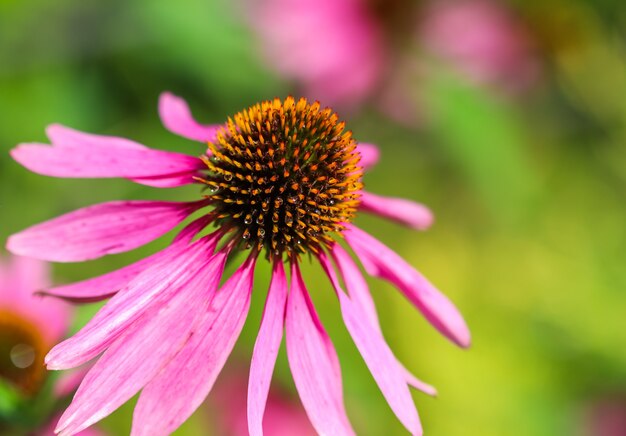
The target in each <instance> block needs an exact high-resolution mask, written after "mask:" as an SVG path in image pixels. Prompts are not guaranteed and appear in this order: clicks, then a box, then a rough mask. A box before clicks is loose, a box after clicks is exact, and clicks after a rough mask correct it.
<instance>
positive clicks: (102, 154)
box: [7, 93, 470, 436]
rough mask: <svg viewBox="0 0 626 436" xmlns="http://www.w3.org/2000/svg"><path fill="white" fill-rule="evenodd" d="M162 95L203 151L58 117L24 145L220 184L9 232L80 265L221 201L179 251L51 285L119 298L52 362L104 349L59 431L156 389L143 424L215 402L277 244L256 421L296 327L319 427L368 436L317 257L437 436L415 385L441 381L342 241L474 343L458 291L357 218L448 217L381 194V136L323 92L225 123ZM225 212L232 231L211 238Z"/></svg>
mask: <svg viewBox="0 0 626 436" xmlns="http://www.w3.org/2000/svg"><path fill="white" fill-rule="evenodd" d="M159 109H160V112H161V118H162V121H163V123H164V124H165V126H166V127H167V128H168V129H169V130H171V131H172V132H174V133H176V134H179V135H181V136H183V137H186V138H189V139H192V140H195V141H199V142H200V143H202V148H199V149H197V150H196V151H194V152H192V154H190V155H188V154H183V153H176V152H168V151H161V150H154V149H150V148H148V147H145V146H143V145H141V144H138V143H136V142H133V141H131V140H128V139H124V138H117V137H105V136H97V135H91V134H87V133H81V132H77V131H75V130H71V129H68V128H66V127H63V126H59V125H53V126H50V127H49V128H48V129H47V134H48V136H49V138H50V140H51V142H52V145H51V146H48V145H45V144H32V143H31V144H21V145H19V146H18V147H16V148H15V149H13V150H12V152H11V155H12V156H13V158H14V159H15V160H16V161H18V162H19V163H21V164H22V165H24V166H25V167H26V168H28V169H30V170H32V171H34V172H36V173H39V174H43V175H48V176H54V177H69V178H81V177H82V178H110V177H120V178H126V179H130V180H132V181H134V182H136V183H141V184H144V185H149V186H152V187H157V188H165V187H178V186H183V185H189V184H197V185H198V186H202V187H208V190H207V191H205V192H207V195H204V196H203V198H202V199H200V200H196V201H191V202H165V201H116V202H108V203H101V204H96V205H93V206H89V207H86V208H83V209H79V210H77V211H74V212H70V213H68V214H65V215H62V216H60V217H57V218H55V219H52V220H50V221H47V222H44V223H41V224H37V225H35V226H32V227H30V228H28V229H26V230H24V231H22V232H20V233H18V234H15V235H13V236H11V237H10V238H9V241H8V243H7V247H8V248H9V249H10V250H11V251H13V252H14V253H20V254H25V255H31V256H37V257H39V258H43V259H46V260H50V261H58V262H79V261H84V260H88V259H96V258H99V257H102V256H104V255H107V254H113V253H121V252H125V251H129V250H132V249H134V248H137V247H139V246H142V245H144V244H147V243H149V242H151V241H153V240H155V239H157V238H158V237H160V236H162V235H164V234H165V233H167V232H169V231H170V230H172V229H173V228H175V227H176V226H178V225H179V224H181V223H182V222H183V221H184V220H186V219H187V218H189V217H190V216H191V215H192V214H194V213H196V212H199V211H201V210H203V209H204V210H203V211H202V214H201V216H200V217H199V218H197V219H196V220H195V221H192V222H191V223H190V224H188V225H187V226H186V227H185V228H183V230H182V231H180V233H179V234H178V235H177V236H176V238H175V239H174V241H173V242H172V244H171V245H170V246H169V247H167V248H166V249H164V250H162V251H159V252H157V253H155V254H153V255H151V256H149V257H147V258H145V259H142V260H140V261H138V262H135V263H133V264H130V265H128V266H126V267H124V268H122V269H119V270H117V271H113V272H111V273H108V274H104V275H102V276H99V277H95V278H92V279H88V280H84V281H82V282H78V283H73V284H68V285H63V286H57V287H54V288H48V289H46V290H45V293H46V294H48V295H55V296H58V297H62V298H66V299H71V300H77V301H96V300H105V299H109V298H110V300H109V301H108V302H107V304H105V305H104V306H103V307H102V308H101V309H100V311H99V312H98V313H97V314H96V315H95V316H94V317H93V318H92V319H91V321H89V322H88V323H87V324H86V325H85V326H84V327H83V328H82V329H81V330H80V331H79V332H78V333H76V334H75V335H74V336H73V337H71V338H70V339H67V340H65V341H64V342H62V343H60V344H59V345H57V346H56V347H54V348H53V349H52V350H51V351H50V353H48V355H47V356H46V364H47V366H48V368H49V369H68V368H74V367H77V366H79V365H82V364H84V363H86V362H88V361H90V360H92V359H94V358H96V357H98V356H100V357H99V360H98V361H97V362H96V363H95V364H94V366H93V367H92V368H91V369H90V370H89V372H88V373H87V375H86V376H85V378H84V379H83V381H82V383H81V385H80V387H79V388H78V390H77V392H76V395H75V396H74V399H73V401H72V403H71V404H70V406H69V407H68V409H67V410H66V411H65V413H64V414H63V416H62V417H61V419H60V421H59V424H58V426H57V431H58V432H60V433H61V434H62V435H71V434H76V433H77V432H79V431H81V430H83V429H85V428H87V427H89V426H90V425H92V424H94V423H95V422H97V421H99V420H100V419H102V418H104V417H105V416H107V415H108V414H110V413H111V412H113V411H114V410H115V409H117V408H118V407H120V406H121V405H122V404H123V403H125V402H126V401H128V400H129V399H130V398H131V397H133V396H134V395H135V394H137V393H138V392H139V391H140V390H141V394H140V396H139V399H138V402H137V405H136V407H135V413H134V418H133V426H132V434H133V435H135V436H137V435H150V436H157V435H166V434H169V433H171V432H172V431H174V430H175V429H176V428H177V427H178V426H179V425H180V424H182V423H183V422H184V421H185V420H186V419H187V418H188V417H189V416H190V415H191V414H192V413H193V412H194V411H195V410H196V408H197V407H198V406H199V405H200V404H201V403H202V402H203V401H204V399H205V397H206V396H207V395H208V393H209V392H210V391H211V389H212V387H213V384H214V382H215V380H216V378H217V376H218V374H219V372H220V371H221V369H222V367H223V365H224V363H225V361H226V359H227V357H228V355H229V354H230V352H231V351H232V349H233V347H234V344H235V342H236V340H237V338H238V336H239V333H240V332H241V329H242V327H243V324H244V322H245V320H246V317H247V314H248V310H249V308H250V298H251V293H252V289H253V280H254V269H255V267H256V261H257V258H258V256H259V255H260V254H261V253H264V254H265V256H266V257H267V258H268V260H269V261H271V263H272V264H273V267H272V268H273V269H272V280H271V283H270V288H269V291H268V294H267V299H266V305H265V311H264V314H263V319H262V322H261V326H260V329H259V334H258V337H257V342H256V344H255V348H254V351H253V356H252V362H251V368H250V378H249V384H248V407H247V411H248V426H249V430H250V433H251V434H253V435H259V434H262V419H263V414H264V411H265V409H266V403H267V398H268V392H269V386H270V382H271V378H272V374H273V370H274V365H275V360H276V356H277V353H278V348H279V346H280V343H281V342H282V337H283V329H284V330H285V336H286V345H287V347H286V348H287V356H288V360H289V364H290V368H291V372H292V375H293V378H294V381H295V385H296V389H297V390H298V393H299V396H300V399H301V400H302V404H303V406H304V408H305V410H306V412H307V415H308V417H309V419H310V420H311V422H312V424H313V426H314V428H315V429H316V431H317V432H319V433H321V434H333V435H336V434H353V430H352V426H351V424H350V422H349V419H348V417H347V415H346V411H345V408H344V404H343V389H342V380H341V370H340V367H339V361H338V358H337V354H336V351H335V348H334V347H333V344H332V342H331V340H330V337H329V336H328V334H327V333H326V331H325V329H324V327H323V325H322V323H321V321H320V319H319V318H318V316H317V313H316V311H315V308H314V306H313V303H312V301H311V298H310V296H309V292H308V291H307V289H306V287H305V284H304V280H303V277H302V274H301V272H300V263H301V262H302V260H303V259H302V257H303V256H304V255H306V256H307V258H309V257H310V258H312V259H316V260H317V261H319V263H320V264H321V266H322V268H323V269H324V271H325V272H326V274H327V275H328V277H329V279H330V281H331V283H332V285H333V288H334V290H335V294H336V296H337V298H338V300H339V304H340V307H341V312H342V315H343V319H344V323H345V325H346V327H347V329H348V331H349V332H350V334H351V336H352V338H353V340H354V342H355V344H356V346H357V348H358V349H359V351H360V352H361V355H362V356H363V358H364V360H365V363H366V364H367V366H368V368H369V369H370V371H371V373H372V376H373V378H374V379H375V381H376V382H377V384H378V386H379V388H380V389H381V391H382V393H383V395H384V397H385V398H386V400H387V402H388V403H389V406H390V407H391V409H392V410H393V411H394V413H395V414H396V416H397V417H398V419H399V420H400V421H401V422H402V424H403V425H404V426H405V427H406V428H407V429H408V430H409V431H410V432H411V433H413V434H421V424H420V421H419V417H418V414H417V411H416V410H415V406H414V403H413V399H412V397H411V394H410V391H409V386H413V387H415V388H418V389H421V390H423V391H425V392H426V393H429V394H433V393H434V389H433V388H432V387H431V386H429V385H426V384H424V383H423V382H421V381H419V380H417V379H416V378H415V377H414V376H413V375H412V374H411V373H409V372H408V371H407V370H406V369H405V368H404V366H402V365H401V364H400V362H399V361H398V360H397V358H396V357H395V355H394V354H393V352H392V351H391V349H390V348H389V346H388V345H387V343H386V341H385V339H384V336H383V334H382V331H381V328H380V325H379V322H378V317H377V314H376V309H375V307H374V303H373V300H372V298H371V295H370V293H369V289H368V287H367V283H366V281H365V279H364V277H363V275H362V273H361V270H360V269H359V267H358V266H357V264H356V262H355V261H354V260H353V258H352V256H351V255H350V254H349V253H348V252H347V251H346V250H345V249H344V248H342V246H341V245H339V244H337V240H338V239H339V238H340V237H343V238H345V240H346V242H347V244H348V245H349V246H350V248H351V249H352V250H353V252H354V254H355V255H356V257H357V258H358V259H359V260H360V262H361V263H362V265H363V266H364V268H365V270H366V271H367V272H368V273H369V274H370V275H372V276H374V277H378V278H381V279H384V280H387V281H389V282H391V283H392V284H393V285H395V286H396V287H397V288H398V289H399V290H400V292H401V293H402V294H404V296H405V297H406V298H407V299H408V300H409V301H410V302H411V303H412V304H413V305H414V306H415V307H416V308H417V309H418V310H419V311H421V312H422V314H423V315H424V316H425V317H426V319H427V320H428V321H429V322H430V323H431V324H432V325H433V326H434V327H435V328H436V329H438V330H439V331H440V332H441V333H442V334H443V335H445V336H446V337H447V338H449V339H450V340H451V341H453V342H454V343H456V344H458V345H459V346H463V347H466V346H469V343H470V333H469V330H468V328H467V325H466V324H465V321H464V320H463V318H462V316H461V314H460V313H459V312H458V310H457V309H456V308H455V306H454V305H453V304H452V302H450V300H449V299H448V298H446V297H445V296H444V295H443V294H442V293H440V292H439V291H438V290H437V289H436V288H435V287H434V286H433V285H432V284H431V283H430V282H429V281H428V280H427V279H426V278H424V277H423V276H422V275H421V274H420V273H419V272H418V271H416V270H415V269H414V268H413V267H412V266H411V265H409V264H408V263H407V262H406V261H405V260H404V259H402V258H401V257H400V256H399V255H398V254H396V253H395V252H394V251H393V250H391V249H390V248H388V247H387V246H385V245H384V244H383V243H382V242H380V241H378V240H377V239H375V238H374V237H373V236H371V235H369V234H368V233H366V232H365V231H363V230H361V229H359V228H358V227H356V226H355V225H354V224H352V223H351V221H352V220H353V219H354V217H355V215H356V213H357V212H358V211H361V212H367V213H373V214H375V215H378V216H381V217H384V218H388V219H391V220H394V221H397V222H399V223H402V224H405V225H407V226H409V227H412V228H415V229H425V228H427V227H428V226H430V224H431V223H432V221H433V217H432V214H431V212H430V211H429V210H428V209H427V208H426V207H425V206H423V205H420V204H417V203H414V202H412V201H409V200H404V199H398V198H388V197H383V196H379V195H374V194H371V193H369V192H367V191H364V190H363V183H362V177H363V170H364V169H367V168H369V167H371V166H372V165H374V164H375V163H376V161H377V159H378V151H377V149H376V147H375V146H373V145H368V144H363V143H358V144H357V143H356V141H355V140H354V139H353V138H352V134H351V132H349V131H345V130H344V129H345V124H344V123H343V122H340V121H339V118H338V116H337V115H336V114H335V113H334V112H333V111H332V110H331V109H323V110H322V109H321V108H320V106H319V104H318V103H315V104H309V103H308V102H307V101H306V99H301V100H299V101H295V100H294V99H293V98H291V97H288V98H287V99H285V101H280V100H279V99H275V100H273V101H266V102H263V103H260V104H257V105H254V106H252V107H250V108H248V109H246V110H244V111H242V112H240V113H238V114H236V115H234V116H233V117H232V118H229V121H228V122H227V123H225V124H223V125H201V124H199V123H197V122H196V121H195V120H194V119H193V118H192V116H191V113H190V111H189V107H188V106H187V104H186V103H185V102H184V101H183V100H182V99H180V98H178V97H176V96H174V95H172V94H169V93H166V94H163V95H162V97H161V101H160V105H159ZM207 144H208V150H207V149H206V146H207ZM205 208H211V209H210V210H209V211H207V210H206V209H205ZM210 225H214V226H215V227H216V229H215V230H214V231H213V232H212V233H209V234H207V235H205V236H201V235H200V232H201V231H202V230H204V229H205V228H206V227H208V226H210ZM196 237H198V238H197V239H196ZM241 252H248V253H249V254H248V255H247V258H246V260H245V261H243V263H241V264H240V266H239V267H238V268H237V270H236V271H235V272H234V273H233V274H232V275H231V276H230V277H229V278H228V279H227V280H226V281H225V282H224V283H223V284H222V285H221V286H220V281H221V278H222V274H223V272H224V267H225V263H226V260H227V258H229V257H230V256H234V255H235V254H236V253H241ZM284 264H287V269H288V270H289V271H290V273H291V277H290V279H291V280H290V283H289V280H288V277H287V273H286V271H285V269H286V268H285V266H284ZM335 267H337V268H338V270H339V275H337V273H336V271H335ZM340 278H341V279H343V284H344V285H345V288H346V291H347V292H346V291H344V289H343V287H342V284H341V283H340V281H339V279H340Z"/></svg>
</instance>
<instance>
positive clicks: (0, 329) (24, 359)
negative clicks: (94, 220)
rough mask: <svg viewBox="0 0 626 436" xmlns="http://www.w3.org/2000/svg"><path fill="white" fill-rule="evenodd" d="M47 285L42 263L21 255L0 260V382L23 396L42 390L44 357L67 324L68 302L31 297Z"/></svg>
mask: <svg viewBox="0 0 626 436" xmlns="http://www.w3.org/2000/svg"><path fill="white" fill-rule="evenodd" d="M49 285H50V279H49V271H48V265H47V264H46V263H45V262H42V261H40V260H35V259H30V258H26V257H21V256H11V257H9V258H7V259H6V260H2V261H0V383H1V382H5V383H8V384H9V385H11V386H13V387H14V388H16V389H17V390H18V391H19V392H21V393H23V394H24V395H26V396H31V395H34V394H35V393H37V392H38V391H39V389H40V388H41V385H42V383H43V381H44V379H45V369H44V365H43V363H44V356H45V355H46V353H47V352H48V351H49V350H50V348H52V346H53V345H54V344H56V343H57V342H58V341H59V340H61V339H62V337H63V335H64V334H65V333H66V331H67V328H68V327H69V323H70V309H71V307H70V306H69V305H68V304H67V303H65V302H63V301H49V300H50V299H46V300H45V301H44V299H43V298H42V297H40V296H35V295H34V292H35V291H37V290H39V289H43V288H44V287H47V286H49Z"/></svg>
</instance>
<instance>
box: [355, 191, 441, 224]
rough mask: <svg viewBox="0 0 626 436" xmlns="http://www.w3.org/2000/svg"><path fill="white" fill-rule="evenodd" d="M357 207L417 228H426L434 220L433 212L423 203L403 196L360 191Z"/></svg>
mask: <svg viewBox="0 0 626 436" xmlns="http://www.w3.org/2000/svg"><path fill="white" fill-rule="evenodd" d="M359 209H361V210H362V211H364V212H369V213H373V214H375V215H379V216H381V217H383V218H388V219H390V220H393V221H397V222H399V223H400V224H404V225H407V226H409V227H412V228H414V229H417V230H426V229H427V228H429V227H430V226H431V225H432V224H433V221H434V217H433V213H432V212H431V211H430V209H428V207H426V206H424V205H423V204H420V203H415V202H414V201H411V200H406V199H404V198H391V197H383V196H380V195H375V194H372V193H370V192H361V204H360V206H359Z"/></svg>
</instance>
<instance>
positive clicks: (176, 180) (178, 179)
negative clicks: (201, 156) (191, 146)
mask: <svg viewBox="0 0 626 436" xmlns="http://www.w3.org/2000/svg"><path fill="white" fill-rule="evenodd" d="M198 167H199V168H197V169H196V171H186V172H183V173H176V174H168V175H166V176H157V177H143V178H138V177H135V178H133V179H130V180H132V181H133V182H135V183H139V184H142V185H146V186H152V187H153V188H176V187H178V186H185V185H189V184H191V183H196V179H195V178H194V177H199V176H201V173H200V172H198V171H197V170H200V169H202V167H201V166H200V165H198Z"/></svg>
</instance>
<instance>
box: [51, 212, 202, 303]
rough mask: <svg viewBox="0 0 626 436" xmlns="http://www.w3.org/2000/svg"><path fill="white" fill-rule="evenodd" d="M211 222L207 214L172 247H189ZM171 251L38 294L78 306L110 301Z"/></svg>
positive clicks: (191, 225) (161, 252) (189, 227)
mask: <svg viewBox="0 0 626 436" xmlns="http://www.w3.org/2000/svg"><path fill="white" fill-rule="evenodd" d="M212 220H213V216H212V215H204V216H202V217H200V218H198V219H196V220H195V221H193V222H191V223H190V224H189V225H187V226H186V227H185V228H184V229H183V230H181V232H180V233H179V234H178V235H177V237H176V239H175V240H174V242H173V245H176V244H178V243H180V244H184V245H186V244H189V243H190V242H191V239H192V238H193V237H194V236H195V235H196V234H197V233H198V232H200V231H201V230H202V229H203V228H204V227H206V226H207V225H208V224H209V223H210V222H211V221H212ZM170 250H171V249H166V250H162V251H159V252H157V253H155V254H153V255H151V256H148V257H146V258H144V259H141V260H139V261H137V262H135V263H131V264H130V265H127V266H125V267H123V268H120V269H118V270H115V271H111V272H110V273H106V274H103V275H100V276H97V277H92V278H89V279H86V280H81V281H79V282H74V283H69V284H67V285H61V286H56V287H53V288H48V289H43V290H41V291H40V292H39V294H41V295H45V296H53V297H57V298H62V299H65V300H68V301H73V302H78V303H88V302H93V301H101V300H104V299H108V298H111V297H112V296H113V295H115V294H116V293H117V291H119V290H120V289H122V288H123V287H124V286H126V285H127V284H128V283H129V282H130V281H131V280H132V279H134V278H135V277H137V276H138V275H139V274H140V273H141V272H143V271H144V270H145V269H146V268H148V267H149V266H150V265H151V264H153V263H156V262H158V261H160V260H161V259H162V258H163V256H168V255H169V253H170Z"/></svg>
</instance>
